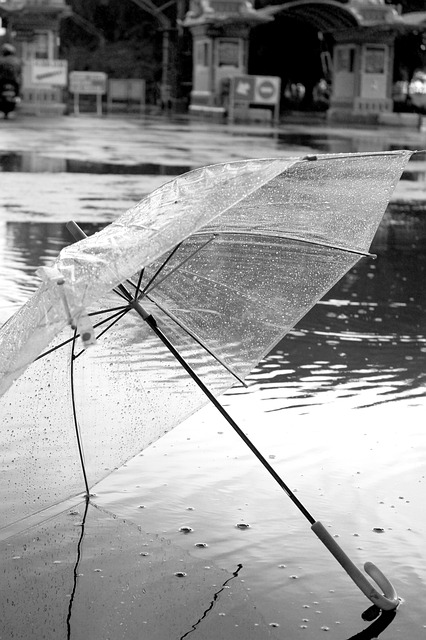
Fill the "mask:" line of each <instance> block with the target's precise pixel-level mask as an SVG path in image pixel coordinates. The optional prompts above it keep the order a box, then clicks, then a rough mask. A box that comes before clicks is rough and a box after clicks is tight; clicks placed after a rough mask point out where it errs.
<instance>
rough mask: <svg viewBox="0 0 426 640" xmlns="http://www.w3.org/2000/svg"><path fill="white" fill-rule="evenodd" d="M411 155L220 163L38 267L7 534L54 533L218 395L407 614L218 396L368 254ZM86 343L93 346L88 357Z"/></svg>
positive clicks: (6, 364)
mask: <svg viewBox="0 0 426 640" xmlns="http://www.w3.org/2000/svg"><path fill="white" fill-rule="evenodd" d="M410 155H411V154H410V152H406V151H396V152H389V153H374V154H347V155H338V156H308V157H306V158H302V159H300V158H299V159H297V158H296V159H288V158H278V159H272V160H250V161H244V162H235V163H229V164H224V165H214V166H212V167H206V168H203V169H199V170H196V171H192V172H190V173H188V174H185V175H183V176H181V177H179V178H177V179H175V180H173V181H172V182H170V183H167V184H166V185H164V186H163V187H161V188H160V189H158V190H157V191H154V192H153V193H152V194H151V195H150V196H149V197H148V198H146V199H145V200H143V201H141V203H139V204H138V205H136V206H135V207H133V208H132V209H130V210H129V211H128V212H127V213H125V214H124V215H123V216H122V217H121V218H120V219H118V220H117V221H116V222H114V223H112V224H111V225H109V226H108V227H106V228H105V229H104V230H103V231H101V232H99V233H97V234H95V235H94V236H92V237H90V238H84V234H83V233H82V232H81V231H80V230H79V228H78V227H77V226H76V225H74V224H72V225H71V226H70V229H71V230H73V232H74V235H77V237H80V238H81V237H82V236H83V239H82V240H81V242H77V243H76V244H74V245H71V246H69V247H67V248H65V249H63V250H62V252H61V253H60V254H59V256H58V258H57V260H56V261H55V263H54V265H53V266H52V268H45V269H41V270H40V275H41V276H42V278H43V280H44V282H43V283H42V285H41V286H40V288H39V289H38V291H36V293H35V294H34V295H33V297H32V298H31V299H30V300H29V301H28V303H27V304H26V305H24V307H22V308H21V309H20V310H19V311H18V312H17V313H16V314H15V315H14V316H13V317H12V318H11V319H10V320H9V321H8V322H7V323H6V324H5V325H4V326H3V328H2V329H1V331H0V350H1V352H2V359H1V363H0V393H3V394H4V396H3V398H2V400H1V401H0V403H1V404H0V408H1V409H2V414H3V415H4V416H5V417H4V420H3V424H4V425H5V429H4V430H3V435H2V436H1V437H2V439H4V450H5V451H6V453H5V464H4V465H3V466H4V468H5V469H7V473H5V477H6V483H5V490H6V493H5V496H2V500H3V511H4V516H3V523H4V526H6V527H9V530H10V532H11V535H12V533H13V530H14V526H16V525H15V524H14V523H16V522H19V521H21V520H22V521H23V522H24V523H28V524H29V523H32V522H33V521H37V520H38V521H42V520H43V517H44V514H45V513H48V511H47V512H46V511H45V510H48V509H49V508H51V506H52V505H55V504H58V503H62V501H64V500H65V499H67V498H70V497H72V496H76V495H78V494H79V493H81V491H82V490H83V489H84V488H85V492H86V494H87V495H88V494H89V490H90V488H91V487H93V485H94V484H95V483H97V482H98V481H99V480H100V479H101V478H103V477H105V476H106V475H108V473H110V471H111V470H112V469H113V468H114V467H117V466H119V465H121V464H123V463H124V462H125V461H126V460H128V459H129V458H131V457H132V456H134V455H135V454H136V453H138V452H139V451H140V450H141V449H143V448H144V447H146V446H147V445H148V444H150V443H152V442H153V441H155V440H156V439H158V438H159V437H160V436H161V435H162V434H163V433H165V432H167V431H168V430H170V429H171V428H173V427H174V426H175V425H176V424H178V423H179V422H181V421H182V420H183V419H184V418H186V417H187V416H189V415H190V414H191V413H193V412H194V411H196V410H197V409H198V408H200V407H201V406H202V404H204V403H205V402H206V398H207V399H208V400H210V401H211V402H212V403H213V404H214V405H215V406H216V407H217V408H218V409H219V411H220V412H221V413H222V415H223V416H224V417H225V418H226V419H227V420H228V422H229V423H230V424H231V426H232V427H233V428H234V429H235V430H236V431H237V433H238V434H239V435H240V436H241V437H242V438H243V439H244V441H245V442H246V444H248V446H249V447H250V448H251V450H252V451H253V452H254V453H255V454H256V455H257V457H258V458H259V460H260V461H261V462H262V464H263V465H264V466H265V467H266V468H267V469H268V471H269V472H270V473H271V474H272V475H273V477H274V478H275V480H276V481H277V482H278V483H279V484H280V486H281V487H282V488H283V489H284V491H285V492H286V493H287V495H288V496H289V497H290V498H291V499H292V501H293V502H294V503H295V504H296V506H297V507H298V508H299V509H300V511H301V512H302V513H303V515H304V516H305V517H306V518H307V519H308V521H309V523H310V525H311V527H312V529H313V531H314V532H315V533H316V535H317V536H318V537H319V538H320V539H321V540H322V541H323V542H324V544H325V545H326V546H327V548H328V549H329V550H330V551H331V552H332V553H333V555H335V557H336V558H337V560H338V561H339V562H340V563H341V564H342V566H343V567H344V568H345V570H346V571H347V572H348V573H349V574H350V576H351V577H352V579H353V580H354V581H355V582H356V584H357V585H358V586H359V587H360V588H361V590H362V591H363V592H364V593H365V595H366V596H367V597H368V598H369V599H370V600H371V601H372V602H373V603H375V604H376V605H377V606H378V607H380V608H381V609H388V610H389V609H394V608H395V607H396V606H397V604H398V598H397V596H396V593H395V591H394V589H393V587H392V585H391V584H390V583H389V582H388V581H387V579H386V578H385V577H384V576H383V574H381V572H380V571H379V570H378V569H377V568H376V567H375V566H374V565H372V564H371V563H367V564H366V566H365V569H366V571H367V572H368V573H369V574H370V576H371V577H372V578H373V579H374V580H375V581H376V582H377V584H378V585H379V586H380V587H381V590H382V591H383V595H382V594H381V593H379V591H377V590H376V588H375V587H374V586H373V585H372V584H371V583H370V581H369V580H368V579H367V578H366V577H365V576H364V574H363V573H362V572H361V571H359V570H358V569H357V568H356V567H355V565H353V563H352V562H351V561H350V559H349V558H348V557H347V556H346V555H345V554H344V553H343V551H342V550H341V549H340V547H339V546H338V545H337V544H336V541H335V539H334V538H333V537H332V536H331V535H330V534H329V533H328V531H327V530H326V529H325V528H324V527H323V525H322V524H321V523H320V522H318V521H316V520H315V519H314V518H313V517H312V515H311V514H310V513H309V512H308V510H307V509H306V508H305V507H304V506H303V504H302V503H301V502H300V501H299V500H298V499H297V498H296V496H295V495H294V493H292V491H291V490H290V489H289V488H288V487H287V485H286V484H285V483H284V482H283V480H282V479H281V478H280V477H279V476H278V475H277V474H276V472H275V471H274V469H273V468H272V467H271V466H270V465H269V463H268V462H267V461H266V460H265V459H264V458H263V456H262V455H261V454H260V452H259V451H258V450H257V449H256V448H255V447H254V445H253V444H252V443H251V441H250V440H249V439H248V438H247V436H245V434H244V433H243V432H242V431H241V430H240V429H239V427H238V426H237V425H236V424H235V423H234V421H233V420H232V418H231V417H230V416H229V415H228V414H227V412H226V411H225V410H224V409H223V407H222V406H221V404H220V403H219V402H218V400H217V396H218V395H219V394H220V393H222V392H223V391H225V390H226V389H227V388H229V387H230V386H232V384H234V383H235V380H239V381H241V382H242V381H243V380H244V377H245V376H246V375H247V374H248V373H249V372H250V370H251V369H252V368H253V367H254V365H255V364H257V362H259V360H260V359H261V358H262V357H263V356H264V355H266V353H268V352H269V351H270V349H271V348H272V347H273V346H274V345H275V344H276V343H277V342H278V341H279V340H280V339H281V338H282V336H283V335H284V334H285V333H286V332H287V331H288V330H289V329H290V328H291V327H292V326H294V324H295V323H296V322H297V321H298V320H299V319H300V318H301V317H303V315H305V313H306V312H307V311H308V310H309V309H310V308H311V307H312V306H313V305H314V304H315V303H316V302H317V301H318V300H319V299H320V298H321V297H322V296H323V295H324V294H325V293H326V292H327V291H328V290H329V289H330V288H331V287H332V286H333V285H334V284H335V283H336V282H337V281H338V280H339V279H340V278H341V277H342V276H343V275H344V274H345V273H346V272H347V271H348V270H349V269H350V268H351V267H352V266H353V265H354V264H355V263H356V262H357V261H358V260H359V259H360V257H361V256H364V255H369V254H368V250H369V247H370V244H371V241H372V239H373V236H374V234H375V232H376V229H377V227H378V225H379V223H380V220H381V218H382V215H383V213H384V211H385V209H386V206H387V204H388V201H389V198H390V195H391V193H392V190H393V188H394V187H395V185H396V183H397V181H398V179H399V177H400V175H401V173H402V171H403V169H404V167H405V165H406V163H407V162H408V160H409V158H410ZM131 311H133V313H130V312H131ZM134 312H136V313H134ZM95 333H96V334H97V335H96V338H95ZM79 337H81V340H82V342H83V347H87V346H89V345H90V344H91V343H92V342H94V341H96V342H97V346H96V348H95V349H82V348H81V347H80V346H79V342H78V340H77V338H79ZM158 338H159V339H160V340H158ZM59 347H62V348H59ZM40 354H42V355H43V357H40ZM185 372H186V373H185ZM186 374H189V376H188V375H186ZM70 378H71V384H70V382H69V381H70ZM70 407H72V410H70ZM18 423H19V428H15V425H16V424H18ZM76 435H77V437H76ZM16 451H19V457H18V456H16ZM40 470H42V471H40ZM81 470H83V479H82V473H81ZM83 481H84V484H83ZM21 526H22V525H21ZM6 531H7V529H6Z"/></svg>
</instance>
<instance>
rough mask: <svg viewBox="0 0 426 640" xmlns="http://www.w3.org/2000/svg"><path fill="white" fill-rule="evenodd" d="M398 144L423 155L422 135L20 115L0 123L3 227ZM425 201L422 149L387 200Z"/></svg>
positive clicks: (103, 211) (100, 212)
mask: <svg viewBox="0 0 426 640" xmlns="http://www.w3.org/2000/svg"><path fill="white" fill-rule="evenodd" d="M401 148H404V149H415V150H422V149H426V132H419V131H417V130H414V129H407V130H402V129H401V128H396V127H392V128H385V127H380V128H379V127H370V128H360V127H346V126H343V125H341V126H338V127H336V126H329V125H326V124H321V125H318V124H309V123H306V124H303V125H301V124H290V123H289V124H286V123H282V124H281V125H280V126H279V127H273V126H270V125H267V126H260V125H243V124H240V125H238V124H235V125H227V124H215V123H211V122H202V121H197V120H195V121H194V120H191V119H189V118H187V117H182V116H181V117H179V118H176V119H169V118H162V117H152V116H149V117H148V116H147V117H142V118H135V117H107V118H99V117H95V116H80V117H74V116H68V117H60V118H52V119H44V118H38V117H24V116H20V115H19V114H18V116H17V117H16V118H15V119H14V120H11V121H0V173H2V174H3V175H2V176H0V185H1V189H0V221H1V220H5V219H8V220H15V221H18V220H21V221H24V220H26V219H28V216H29V215H30V216H31V219H32V220H34V219H39V220H46V219H49V220H52V221H53V220H54V221H63V220H67V219H68V218H69V217H70V216H71V217H76V218H78V219H79V220H80V221H87V222H88V221H93V222H96V221H100V220H102V221H105V220H112V219H113V218H115V217H116V216H117V215H119V214H120V213H122V212H123V211H125V210H126V209H127V208H129V207H130V206H132V205H133V204H135V203H136V202H138V201H139V200H140V199H141V198H143V197H144V196H145V195H146V194H147V193H149V192H150V191H152V190H153V189H155V188H157V187H159V186H160V185H161V184H163V183H164V182H166V181H167V180H169V179H171V178H172V177H174V176H176V175H179V174H181V173H184V172H185V171H188V170H190V169H194V168H197V167H200V166H203V165H207V164H214V163H217V162H226V161H233V160H241V159H247V158H259V157H277V156H300V155H306V154H309V153H313V152H316V153H318V152H320V153H346V152H371V151H383V150H393V149H401ZM77 176H78V179H77V180H76V178H77ZM141 176H143V179H141ZM425 199H426V157H425V154H422V153H420V154H418V155H416V156H414V158H413V160H412V161H411V162H410V165H409V170H408V171H407V172H406V173H405V174H404V176H403V180H401V181H400V183H399V184H398V186H397V189H396V191H395V193H394V196H393V202H397V203H398V202H401V203H404V205H406V204H407V203H410V204H411V205H412V206H413V207H415V208H416V210H418V209H419V208H420V209H422V206H423V203H424V201H425Z"/></svg>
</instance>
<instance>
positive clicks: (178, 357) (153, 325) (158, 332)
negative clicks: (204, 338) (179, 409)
mask: <svg viewBox="0 0 426 640" xmlns="http://www.w3.org/2000/svg"><path fill="white" fill-rule="evenodd" d="M131 306H132V307H133V309H134V310H135V311H136V312H137V313H138V314H139V315H140V316H141V318H143V319H144V320H145V322H147V323H148V324H149V326H150V327H151V329H152V330H153V331H154V332H155V334H156V335H157V336H158V337H159V338H160V340H161V342H162V343H163V344H164V345H165V346H166V347H167V349H168V350H169V351H170V352H171V353H172V354H173V356H174V357H175V358H176V360H177V361H178V362H179V364H181V365H182V367H183V368H184V369H185V371H186V372H187V373H188V375H189V376H191V378H192V379H193V380H194V382H195V383H196V384H197V385H198V387H199V388H200V389H201V391H202V392H203V393H204V395H205V396H207V398H208V399H209V400H210V402H211V403H212V404H213V405H214V406H215V407H216V409H217V410H218V411H219V412H220V413H221V414H222V416H223V417H224V418H225V420H226V421H227V422H228V424H229V425H230V426H231V427H232V428H233V429H234V431H235V432H236V433H237V434H238V435H239V436H240V438H241V439H242V440H243V441H244V443H245V444H246V445H247V446H248V448H249V449H250V450H251V451H252V452H253V453H254V455H255V456H256V458H257V459H258V460H259V462H260V463H261V464H262V465H263V466H264V467H265V469H266V470H267V471H269V473H270V474H271V476H272V477H273V478H274V480H275V481H276V482H277V483H278V484H279V486H280V487H281V489H283V490H284V491H285V492H286V494H287V495H288V497H289V498H290V500H291V501H292V502H293V503H294V504H295V505H296V507H297V508H298V509H299V510H300V511H301V512H302V513H303V515H304V516H305V518H307V520H308V521H309V522H310V524H311V525H313V524H314V523H315V518H313V517H312V516H311V514H310V513H309V511H308V510H307V509H306V508H305V507H304V506H303V504H302V503H301V502H300V500H298V499H297V498H296V496H295V495H294V493H293V492H292V490H291V489H290V488H289V487H288V486H287V485H286V484H285V482H284V481H283V480H282V478H280V476H279V475H278V474H277V472H276V471H275V470H274V468H273V467H271V465H270V464H269V462H268V461H267V460H266V459H265V458H264V457H263V455H262V454H261V453H260V451H259V450H258V449H257V448H256V447H255V446H254V444H253V443H252V441H251V440H250V439H249V438H248V437H247V436H246V434H245V433H244V432H243V431H242V430H241V429H240V427H239V426H238V425H237V423H236V422H235V421H234V420H233V419H232V418H231V416H230V415H229V413H228V412H227V411H226V409H224V407H223V406H222V405H221V404H220V402H219V401H218V400H217V399H216V397H215V396H214V395H213V394H212V392H211V391H210V390H209V389H208V387H206V385H205V384H204V382H203V381H202V380H201V379H200V377H199V376H198V375H197V374H196V373H195V371H194V370H193V369H192V367H191V366H190V365H189V363H188V362H187V361H186V360H185V359H184V358H183V357H182V356H181V354H180V353H179V351H177V349H176V348H175V347H174V346H173V344H172V343H171V342H170V340H169V339H168V338H167V336H165V335H164V333H163V332H162V331H161V329H160V328H159V327H158V325H157V323H156V321H155V318H154V317H153V316H152V315H150V314H148V313H147V312H146V311H145V309H144V308H143V307H142V306H141V305H140V304H139V303H138V302H137V301H134V302H133V303H131Z"/></svg>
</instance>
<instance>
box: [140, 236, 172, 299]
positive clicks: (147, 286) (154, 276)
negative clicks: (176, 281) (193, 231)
mask: <svg viewBox="0 0 426 640" xmlns="http://www.w3.org/2000/svg"><path fill="white" fill-rule="evenodd" d="M181 244H182V242H179V244H177V245H176V246H175V248H174V249H173V251H172V252H171V253H170V254H169V255H168V256H167V258H166V259H165V260H164V262H163V264H162V265H161V266H160V267H159V268H158V269H157V271H156V272H155V273H154V275H153V276H152V278H151V279H150V280H149V281H148V283H147V284H146V285H145V286H144V288H143V289H142V292H141V293H142V295H143V294H144V293H146V291H147V289H149V287H150V285H151V284H152V283H153V281H154V280H155V279H156V278H157V277H158V276H159V274H160V273H161V272H162V270H163V269H164V267H165V266H166V264H167V263H168V262H169V261H170V260H171V259H172V258H173V256H174V255H175V253H176V251H177V250H178V249H179V247H180V246H181ZM163 280H164V278H163V279H162V280H160V282H162V281H163ZM137 297H138V289H137V288H136V292H135V298H137Z"/></svg>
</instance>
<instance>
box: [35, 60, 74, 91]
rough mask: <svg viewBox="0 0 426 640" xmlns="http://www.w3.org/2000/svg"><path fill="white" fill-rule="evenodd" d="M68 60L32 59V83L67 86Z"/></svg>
mask: <svg viewBox="0 0 426 640" xmlns="http://www.w3.org/2000/svg"><path fill="white" fill-rule="evenodd" d="M67 81H68V62H67V61H66V60H32V61H31V83H32V84H35V85H43V86H49V87H52V86H55V87H66V86H67Z"/></svg>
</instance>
